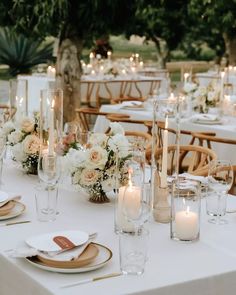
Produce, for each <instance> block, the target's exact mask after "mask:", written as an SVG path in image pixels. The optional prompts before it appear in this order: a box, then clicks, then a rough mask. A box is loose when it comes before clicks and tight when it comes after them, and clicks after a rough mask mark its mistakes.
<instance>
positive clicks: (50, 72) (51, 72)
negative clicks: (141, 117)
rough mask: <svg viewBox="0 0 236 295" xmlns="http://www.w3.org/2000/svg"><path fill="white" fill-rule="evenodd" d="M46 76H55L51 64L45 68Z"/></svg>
mask: <svg viewBox="0 0 236 295" xmlns="http://www.w3.org/2000/svg"><path fill="white" fill-rule="evenodd" d="M47 76H48V78H53V79H54V78H55V76H56V69H55V68H54V67H52V66H49V67H48V69H47Z"/></svg>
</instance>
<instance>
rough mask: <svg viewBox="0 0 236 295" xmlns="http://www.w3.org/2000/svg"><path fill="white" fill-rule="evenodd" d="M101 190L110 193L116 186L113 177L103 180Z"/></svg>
mask: <svg viewBox="0 0 236 295" xmlns="http://www.w3.org/2000/svg"><path fill="white" fill-rule="evenodd" d="M101 185H102V189H103V191H104V192H110V191H111V190H113V189H114V188H115V186H116V178H115V177H109V178H108V179H106V180H103V181H102V182H101Z"/></svg>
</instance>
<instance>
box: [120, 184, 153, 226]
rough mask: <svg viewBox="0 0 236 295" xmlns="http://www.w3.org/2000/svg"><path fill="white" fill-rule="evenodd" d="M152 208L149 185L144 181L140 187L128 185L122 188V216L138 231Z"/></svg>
mask: <svg viewBox="0 0 236 295" xmlns="http://www.w3.org/2000/svg"><path fill="white" fill-rule="evenodd" d="M151 209H152V200H151V185H150V183H144V184H142V186H141V187H139V186H132V185H131V186H130V185H128V186H127V187H126V189H125V190H124V195H123V206H122V211H123V215H124V217H125V218H126V219H127V220H128V221H129V222H130V223H131V224H133V226H134V230H135V232H138V231H139V230H140V229H141V228H142V226H143V224H144V223H145V222H147V221H148V220H149V217H150V215H151Z"/></svg>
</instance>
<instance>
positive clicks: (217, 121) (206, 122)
mask: <svg viewBox="0 0 236 295" xmlns="http://www.w3.org/2000/svg"><path fill="white" fill-rule="evenodd" d="M192 122H193V123H195V124H201V125H220V124H222V123H223V122H222V121H221V120H197V119H196V120H194V119H193V120H192Z"/></svg>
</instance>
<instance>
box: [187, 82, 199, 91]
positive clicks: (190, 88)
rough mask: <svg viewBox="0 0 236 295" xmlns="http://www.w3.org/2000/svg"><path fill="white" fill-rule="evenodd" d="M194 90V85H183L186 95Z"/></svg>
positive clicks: (195, 87) (195, 86) (195, 85)
mask: <svg viewBox="0 0 236 295" xmlns="http://www.w3.org/2000/svg"><path fill="white" fill-rule="evenodd" d="M196 89H197V84H195V83H185V85H184V91H185V92H187V93H189V92H193V91H194V90H196Z"/></svg>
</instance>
